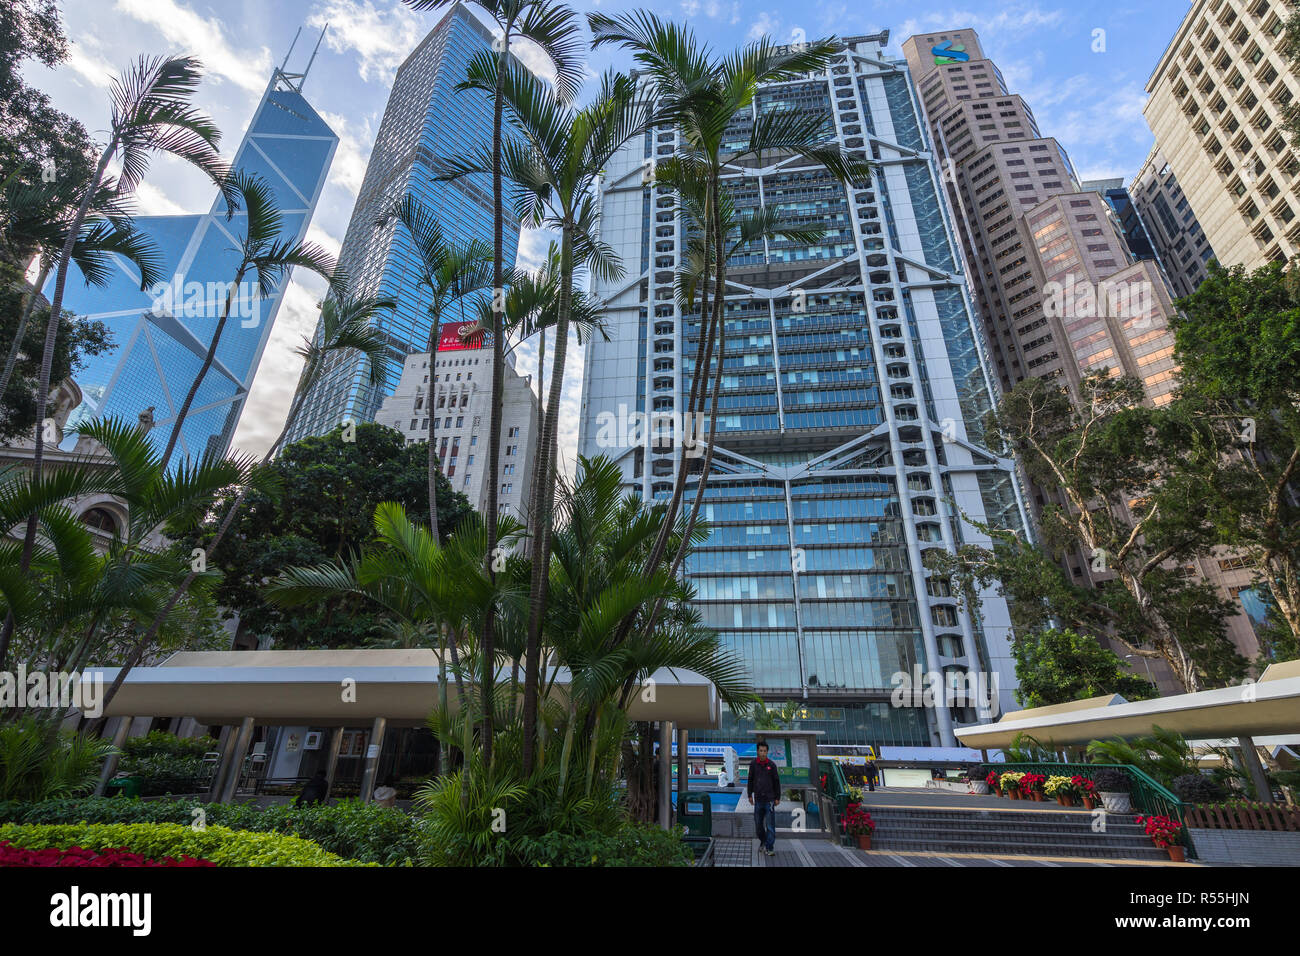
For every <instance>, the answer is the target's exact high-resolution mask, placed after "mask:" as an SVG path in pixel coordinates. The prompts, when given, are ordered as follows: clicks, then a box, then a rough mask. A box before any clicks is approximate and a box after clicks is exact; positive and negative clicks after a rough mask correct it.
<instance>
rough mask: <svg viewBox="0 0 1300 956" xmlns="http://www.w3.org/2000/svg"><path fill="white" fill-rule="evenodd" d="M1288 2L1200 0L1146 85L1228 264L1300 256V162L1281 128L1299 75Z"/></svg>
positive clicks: (1186, 185) (1152, 121) (1163, 133)
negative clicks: (1286, 46)
mask: <svg viewBox="0 0 1300 956" xmlns="http://www.w3.org/2000/svg"><path fill="white" fill-rule="evenodd" d="M1289 14H1290V4H1289V3H1288V2H1287V0H1196V2H1194V3H1193V4H1192V5H1191V9H1190V11H1189V12H1188V14H1187V17H1186V18H1185V19H1184V20H1183V22H1182V25H1181V26H1180V27H1179V28H1178V32H1177V33H1176V34H1175V35H1174V38H1173V40H1172V41H1171V42H1170V44H1169V46H1168V47H1167V48H1166V49H1165V52H1164V55H1163V56H1162V57H1161V58H1160V63H1159V65H1158V66H1157V67H1156V70H1155V72H1154V73H1153V74H1152V75H1151V79H1150V81H1148V83H1147V92H1148V94H1149V99H1148V101H1147V105H1146V107H1145V110H1144V112H1145V113H1146V119H1147V123H1148V124H1149V125H1150V126H1151V130H1152V132H1153V133H1155V137H1156V146H1157V147H1158V148H1159V150H1160V151H1161V152H1162V153H1163V154H1164V156H1165V157H1166V159H1167V160H1168V162H1169V165H1170V167H1171V168H1172V169H1173V171H1174V172H1175V173H1176V174H1177V176H1178V181H1179V183H1180V184H1181V187H1182V189H1183V192H1184V193H1186V196H1187V200H1188V202H1189V203H1190V204H1191V207H1192V209H1193V211H1194V212H1195V213H1196V218H1197V219H1198V220H1199V221H1200V223H1201V226H1202V227H1203V228H1204V230H1205V234H1206V235H1207V236H1208V237H1209V241H1210V243H1212V244H1213V246H1214V252H1215V255H1216V257H1217V258H1218V260H1219V261H1220V262H1222V263H1223V264H1224V265H1244V266H1246V267H1247V268H1248V269H1250V268H1256V267H1258V266H1261V265H1263V264H1264V263H1266V262H1270V261H1273V260H1277V259H1290V258H1291V257H1293V256H1295V255H1296V254H1297V253H1300V218H1298V217H1297V211H1300V177H1298V176H1297V174H1298V173H1300V157H1297V154H1296V151H1295V150H1294V149H1293V148H1292V147H1291V145H1290V143H1289V142H1288V137H1287V133H1286V130H1284V129H1283V128H1282V123H1283V118H1284V117H1283V114H1284V111H1285V110H1286V108H1287V107H1288V106H1289V105H1290V104H1291V103H1293V102H1294V100H1295V97H1296V95H1297V93H1300V77H1297V76H1296V74H1295V73H1294V72H1293V67H1292V66H1291V64H1290V63H1289V62H1288V60H1287V57H1286V56H1285V54H1284V53H1283V51H1282V46H1283V36H1284V34H1283V27H1284V25H1285V22H1286V18H1287V17H1288V16H1289Z"/></svg>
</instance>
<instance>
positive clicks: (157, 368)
mask: <svg viewBox="0 0 1300 956" xmlns="http://www.w3.org/2000/svg"><path fill="white" fill-rule="evenodd" d="M303 78H304V77H303V75H302V74H290V73H285V72H283V71H282V70H276V71H275V73H274V75H273V76H272V79H271V82H270V84H269V85H268V86H267V89H266V93H265V94H264V95H263V97H262V100H261V102H260V103H259V104H258V106H257V110H256V112H255V113H254V114H253V120H252V122H251V123H250V124H249V128H248V131H247V133H246V134H245V135H244V139H243V142H242V143H241V144H240V146H239V149H238V150H237V151H236V152H235V158H234V160H233V163H232V167H233V168H234V169H240V170H243V171H245V172H248V173H252V174H255V175H258V176H261V177H262V178H263V179H264V180H265V181H266V183H267V184H268V185H269V187H270V190H271V193H272V195H273V197H274V201H275V203H276V205H277V207H278V208H279V210H280V212H281V214H282V217H283V226H282V230H281V233H280V241H282V242H287V243H293V242H301V241H302V240H303V239H305V238H306V235H307V227H308V225H309V224H310V222H311V217H312V213H313V211H314V210H315V208H316V202H317V200H318V199H319V197H320V193H321V190H322V189H323V188H324V185H325V180H326V176H327V174H328V173H329V168H330V163H331V161H332V160H333V157H334V150H335V147H336V146H337V145H338V137H337V136H336V135H335V134H334V131H333V130H331V129H330V128H329V126H328V125H327V124H326V123H325V121H324V120H323V119H321V117H320V115H319V114H318V113H317V112H316V111H315V110H314V109H313V108H312V106H311V104H310V103H308V102H307V100H306V98H305V97H304V96H303V93H302V81H303ZM226 212H227V210H226V203H225V201H224V200H223V199H222V198H221V197H220V196H217V197H216V198H215V199H214V200H213V203H212V208H211V211H209V212H208V213H206V214H199V215H180V216H139V217H137V218H136V220H135V223H136V225H137V227H138V228H139V229H141V230H142V231H143V232H144V233H145V234H146V235H147V236H148V237H149V238H150V239H151V240H152V241H153V242H154V243H155V245H156V246H157V248H158V252H159V253H160V256H161V259H162V264H163V274H164V275H165V276H166V281H165V284H163V285H162V286H160V287H158V288H150V289H146V290H144V291H141V289H140V276H139V272H138V271H137V270H136V268H135V267H134V266H133V265H132V264H130V263H129V262H127V261H126V260H124V259H120V258H118V257H114V266H115V270H116V271H115V272H114V274H113V276H112V278H111V280H110V282H109V283H108V284H107V285H105V286H101V287H90V286H87V285H86V284H85V282H84V281H82V278H81V275H80V273H79V271H78V270H77V267H76V266H75V265H73V266H71V267H70V272H69V275H68V280H67V286H66V290H65V294H64V302H63V305H64V308H66V309H68V310H69V311H71V312H74V313H77V314H80V315H84V316H86V317H88V318H92V319H98V320H100V321H102V322H103V323H105V324H106V325H107V326H108V327H109V329H110V330H111V331H112V333H113V340H114V345H115V348H114V349H113V350H112V351H110V352H108V353H106V354H104V355H99V356H95V357H92V358H90V359H89V360H88V361H87V364H86V367H85V368H84V369H82V370H81V371H80V372H78V373H77V375H76V382H77V385H78V387H79V388H80V389H81V393H82V402H81V405H80V406H79V407H78V408H77V409H76V410H75V411H74V412H73V414H72V416H71V418H70V419H69V422H68V427H67V430H66V437H65V438H64V440H63V444H62V447H63V448H65V449H68V450H70V449H71V448H72V447H73V446H74V445H75V444H76V440H77V432H76V425H77V423H78V422H79V421H85V420H89V419H93V418H100V417H105V416H110V415H111V416H115V417H119V418H122V419H125V420H126V421H127V422H130V423H134V422H136V421H137V419H138V418H139V416H140V415H141V414H142V413H144V412H146V411H148V410H150V409H152V416H153V420H154V423H155V427H154V428H153V429H152V431H150V432H149V436H150V439H151V440H152V441H153V442H154V443H155V445H156V446H157V447H158V448H159V450H160V451H161V449H162V448H163V447H164V446H165V445H166V443H167V439H168V436H169V435H170V434H171V431H172V426H173V424H174V422H175V420H176V413H177V412H178V411H179V409H180V406H181V404H182V403H183V402H184V400H185V396H186V394H187V392H188V391H189V389H190V387H191V386H192V384H193V382H194V378H195V375H196V374H197V373H198V371H199V369H200V367H201V366H202V364H203V359H204V356H205V355H206V354H207V350H208V348H209V347H210V344H211V341H212V336H213V334H214V332H215V330H216V326H217V322H218V320H219V318H220V316H221V312H222V309H223V308H224V306H225V302H226V299H227V294H228V293H229V292H230V291H231V288H232V285H233V280H234V277H235V269H236V267H237V266H238V263H239V253H238V251H237V250H238V249H239V246H240V243H241V242H242V240H243V238H244V236H245V235H246V233H247V226H246V223H247V216H246V213H245V212H244V211H243V210H238V211H236V212H235V214H234V216H233V217H230V218H227V215H226ZM52 282H53V280H51V286H50V287H47V289H46V295H47V296H48V295H50V294H51V290H52ZM286 285H287V283H286V282H282V283H281V284H280V286H279V287H277V288H275V289H273V290H271V294H270V295H269V296H267V297H266V298H263V299H259V298H258V297H257V295H256V294H255V293H254V291H253V286H252V284H251V283H249V282H245V283H244V284H243V285H242V286H241V288H240V289H238V290H235V292H234V294H233V295H232V296H230V299H231V308H230V316H229V318H228V320H227V322H226V326H225V328H224V330H223V332H222V336H221V342H220V344H219V346H218V348H217V351H216V355H215V358H214V361H213V364H212V367H211V369H209V370H208V372H207V374H206V375H205V376H204V379H203V383H202V385H201V386H200V387H199V391H198V393H197V394H196V396H195V398H194V402H193V405H192V406H191V409H190V412H189V414H188V415H187V416H186V419H185V422H184V424H183V425H182V427H181V434H180V443H179V445H178V447H177V451H176V452H175V454H174V457H173V459H172V462H173V464H175V463H176V462H177V461H179V460H181V459H182V458H183V457H184V456H190V457H197V456H200V455H203V454H205V453H208V452H211V453H215V454H220V453H224V452H225V451H226V450H227V448H228V447H229V445H230V440H231V438H232V436H233V435H234V432H235V426H236V425H237V424H238V422H239V416H240V413H241V412H242V411H243V408H244V402H245V400H246V399H247V397H248V391H249V389H250V388H251V387H252V383H253V377H254V375H255V374H256V373H257V368H258V364H259V363H260V361H261V358H262V351H263V350H264V349H265V348H266V343H267V341H268V339H269V338H270V335H271V328H272V326H273V325H274V324H275V317H276V314H277V312H278V311H279V308H280V302H281V299H282V297H283V294H284V288H285V286H286Z"/></svg>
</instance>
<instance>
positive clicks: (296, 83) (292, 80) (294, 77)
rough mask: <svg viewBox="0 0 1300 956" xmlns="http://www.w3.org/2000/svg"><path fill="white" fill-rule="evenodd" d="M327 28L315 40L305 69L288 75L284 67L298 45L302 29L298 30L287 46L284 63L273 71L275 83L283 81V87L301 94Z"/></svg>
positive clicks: (326, 25) (328, 26)
mask: <svg viewBox="0 0 1300 956" xmlns="http://www.w3.org/2000/svg"><path fill="white" fill-rule="evenodd" d="M329 28H330V25H329V24H328V23H327V24H325V26H324V28H322V30H321V31H320V36H319V37H318V38H317V39H316V47H315V49H313V50H312V51H311V59H310V60H308V61H307V67H306V69H304V70H303V71H302V72H301V73H289V72H287V71H286V70H285V67H287V66H288V65H289V55H290V54H291V53H293V48H294V47H295V46H296V45H297V44H298V37H299V36H301V35H302V27H299V28H298V32H297V33H295V34H294V37H293V43H291V44H289V53H286V54H285V55H284V63H282V64H281V65H280V68H279V69H278V70H276V71H275V79H276V82H277V83H278V82H281V81H283V83H284V85H285V86H286V87H288V88H289V89H291V90H293V91H294V92H295V93H301V92H302V85H303V83H305V82H306V81H307V74H308V72H310V71H311V66H312V64H313V63H315V62H316V54H317V52H318V51H319V50H320V45H321V42H322V41H323V40H324V39H325V31H326V30H328V29H329Z"/></svg>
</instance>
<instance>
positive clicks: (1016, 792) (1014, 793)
mask: <svg viewBox="0 0 1300 956" xmlns="http://www.w3.org/2000/svg"><path fill="white" fill-rule="evenodd" d="M1007 796H1009V797H1010V798H1011V799H1012V800H1019V799H1020V791H1019V790H1018V789H1017V788H1015V787H1012V788H1011V789H1010V790H1008V791H1007Z"/></svg>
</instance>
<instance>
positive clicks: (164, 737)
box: [122, 730, 220, 766]
mask: <svg viewBox="0 0 1300 956" xmlns="http://www.w3.org/2000/svg"><path fill="white" fill-rule="evenodd" d="M219 746H220V744H219V743H218V741H217V738H215V737H177V736H176V735H175V734H169V733H167V731H165V730H151V731H150V732H149V733H147V734H145V735H144V736H142V737H129V738H127V740H126V741H125V742H124V743H123V744H122V754H123V756H122V764H123V766H129V765H130V764H131V761H132V760H135V759H137V758H138V759H144V758H148V757H157V756H160V755H165V756H168V757H198V758H202V757H203V755H204V754H205V753H209V752H212V751H215V750H217V748H218V747H219Z"/></svg>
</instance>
